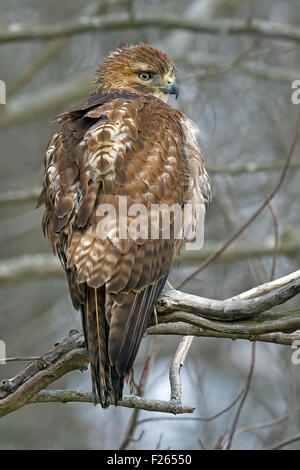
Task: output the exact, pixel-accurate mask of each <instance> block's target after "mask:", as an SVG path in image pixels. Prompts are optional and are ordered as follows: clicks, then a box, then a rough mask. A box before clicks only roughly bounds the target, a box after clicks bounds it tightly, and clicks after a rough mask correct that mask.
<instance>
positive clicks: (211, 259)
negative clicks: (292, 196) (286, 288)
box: [177, 113, 300, 289]
mask: <svg viewBox="0 0 300 470" xmlns="http://www.w3.org/2000/svg"><path fill="white" fill-rule="evenodd" d="M299 127H300V113H299V114H298V119H297V124H296V132H295V135H294V138H293V141H292V144H291V147H290V150H289V152H288V155H287V158H286V162H285V166H284V168H283V171H282V173H281V176H280V178H279V181H278V183H277V185H276V186H275V188H274V189H273V191H271V193H270V194H269V195H268V196H267V197H266V198H265V200H264V201H263V203H262V204H261V205H260V206H259V207H258V209H257V210H256V211H255V212H254V214H252V216H251V217H250V218H249V219H248V220H247V221H246V222H245V223H244V224H243V225H242V226H241V227H240V228H239V229H238V230H237V231H236V232H235V233H234V234H233V235H232V236H231V237H230V238H229V239H228V240H227V241H226V242H225V243H224V245H223V246H222V247H221V248H220V249H219V250H217V251H216V252H215V253H214V254H213V255H211V256H210V257H208V258H207V259H206V260H205V261H204V262H203V263H202V264H201V265H200V266H199V267H198V268H197V269H196V270H195V271H193V272H192V273H191V274H190V275H189V276H187V277H186V278H185V279H184V280H183V281H182V282H181V283H180V284H179V285H178V286H177V288H178V289H181V288H182V287H183V286H184V285H185V284H186V283H187V282H188V281H190V280H191V279H193V278H194V277H195V276H196V275H197V274H199V273H200V272H201V271H202V270H203V269H204V268H206V267H207V266H208V265H209V264H211V263H212V262H213V261H215V260H216V259H217V258H218V257H219V256H220V254H221V253H223V252H224V251H225V250H226V249H227V248H228V247H229V246H230V245H231V244H232V243H233V242H234V241H235V240H236V239H237V238H238V237H239V236H240V235H241V234H242V233H243V232H244V231H245V230H246V229H247V228H248V227H249V225H251V224H252V222H253V221H254V220H255V219H256V218H257V217H258V215H259V214H261V212H262V211H263V210H264V209H265V208H266V207H267V206H268V204H269V203H270V202H271V200H272V199H273V198H274V196H276V194H277V193H278V191H279V190H280V188H281V186H282V183H283V181H284V179H285V176H286V173H287V170H288V167H289V165H290V161H291V159H292V157H293V154H294V151H295V148H296V145H297V142H298V136H299Z"/></svg>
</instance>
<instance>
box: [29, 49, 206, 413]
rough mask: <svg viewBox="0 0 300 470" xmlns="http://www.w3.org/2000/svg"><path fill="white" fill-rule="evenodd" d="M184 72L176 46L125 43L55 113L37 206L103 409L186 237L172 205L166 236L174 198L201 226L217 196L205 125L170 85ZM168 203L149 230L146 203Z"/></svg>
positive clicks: (116, 392)
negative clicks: (83, 96) (200, 128)
mask: <svg viewBox="0 0 300 470" xmlns="http://www.w3.org/2000/svg"><path fill="white" fill-rule="evenodd" d="M175 76H176V71H175V67H174V64H173V62H172V61H171V59H170V58H169V57H168V55H166V54H164V53H162V52H160V51H159V50H157V49H154V48H153V47H151V46H149V45H146V44H139V45H137V46H135V45H129V44H122V45H120V46H119V48H118V49H117V50H116V51H114V52H113V53H111V54H110V55H109V56H108V57H107V58H105V59H104V60H103V62H102V63H101V64H100V65H99V68H98V70H97V80H96V83H97V88H96V90H95V92H94V93H92V94H91V95H90V97H89V98H88V99H87V100H86V101H85V102H83V103H81V104H80V105H78V106H75V107H73V108H72V109H70V110H69V111H67V112H65V113H63V114H61V115H60V116H58V117H57V121H58V124H59V129H58V132H57V133H56V134H55V135H54V136H53V137H52V139H51V141H50V143H49V147H48V150H47V153H46V156H45V177H44V184H43V190H42V192H41V195H40V196H39V198H38V203H37V205H38V206H40V205H42V204H44V205H45V207H46V209H45V213H44V217H43V229H44V232H45V233H47V235H48V237H49V240H50V244H51V247H52V249H53V251H54V253H56V254H57V255H58V256H59V258H60V260H61V262H62V265H63V267H64V269H65V271H66V274H67V278H68V281H69V289H70V294H71V297H72V301H73V304H74V307H75V308H76V309H80V310H81V314H82V324H83V330H84V335H85V339H86V344H87V348H88V354H89V360H90V364H91V375H92V390H93V400H94V402H95V403H96V402H97V401H98V400H99V401H100V403H101V405H102V406H103V407H106V406H108V404H109V402H111V401H112V402H113V403H115V404H116V405H117V403H118V401H119V400H120V399H121V398H122V391H123V382H124V378H125V377H127V376H129V374H130V372H131V370H132V365H133V362H134V359H135V357H136V354H137V351H138V348H139V345H140V342H141V339H142V336H143V334H144V332H145V330H146V327H147V323H148V321H149V318H150V316H151V313H152V312H153V308H154V304H155V301H156V299H157V297H158V296H159V294H160V292H161V290H162V288H163V286H164V284H165V282H166V278H167V276H168V273H169V270H170V266H171V263H172V259H173V257H174V255H175V252H176V250H178V248H180V246H181V244H182V240H181V239H180V237H178V236H176V233H175V228H174V226H175V216H174V212H172V214H173V215H172V214H171V215H170V214H169V228H170V230H169V234H168V235H167V236H163V234H162V228H161V223H162V221H164V220H165V219H166V218H167V217H168V214H167V212H168V210H167V209H168V207H169V208H170V207H171V206H172V207H174V205H175V206H176V205H177V206H179V207H180V208H181V209H183V208H184V206H185V205H187V204H190V205H191V207H192V211H191V212H190V220H189V222H188V225H189V226H192V225H195V223H196V222H197V221H196V219H197V217H198V216H199V207H200V209H201V208H202V207H204V204H205V202H207V200H209V198H210V186H209V180H208V177H207V174H206V172H205V169H204V162H203V157H202V154H201V150H200V148H199V146H198V144H197V141H196V139H195V129H196V128H195V125H194V124H193V123H192V122H191V121H190V120H189V119H188V118H187V117H186V116H185V115H184V114H182V113H181V112H179V111H177V110H175V109H174V108H172V107H170V106H169V105H168V104H166V101H167V98H168V96H169V94H175V95H176V97H177V95H178V85H177V84H176V82H175ZM125 200H126V211H127V212H126V213H125V215H124V211H123V212H122V213H121V212H120V201H121V202H122V204H123V203H124V201H125ZM137 205H138V206H137ZM158 205H159V206H160V205H162V207H163V209H162V211H161V212H160V213H159V217H158V218H157V219H156V222H155V223H154V224H153V223H152V227H151V230H150V225H149V227H148V222H149V220H150V215H149V213H150V211H149V212H146V215H145V212H144V211H143V210H142V209H143V208H146V210H148V209H149V210H150V208H152V207H155V208H156V209H157V207H158ZM122 207H123V208H124V206H122ZM137 207H138V208H140V211H137V210H136V208H137ZM141 207H142V209H141ZM110 208H112V209H113V210H112V211H110ZM158 212H159V211H158ZM200 212H201V211H200ZM154 213H155V214H156V216H157V211H156V212H155V210H154ZM121 226H122V228H120V227H121ZM124 227H125V232H126V228H128V232H127V233H125V236H124V234H123V233H122V234H121V231H123V232H124ZM145 227H146V229H145ZM129 228H130V231H129ZM144 229H145V230H144ZM153 231H154V232H155V233H156V236H154V235H153ZM129 232H130V233H129ZM157 234H158V236H157ZM121 235H122V236H121Z"/></svg>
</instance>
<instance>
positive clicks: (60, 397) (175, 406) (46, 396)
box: [0, 390, 195, 415]
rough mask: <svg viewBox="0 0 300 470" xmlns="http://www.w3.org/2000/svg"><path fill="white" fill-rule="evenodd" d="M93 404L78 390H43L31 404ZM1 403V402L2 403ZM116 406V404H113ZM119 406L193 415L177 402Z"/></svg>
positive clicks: (130, 401)
mask: <svg viewBox="0 0 300 470" xmlns="http://www.w3.org/2000/svg"><path fill="white" fill-rule="evenodd" d="M54 402H55V403H58V402H60V403H68V402H79V403H93V399H92V394H91V393H88V392H78V391H76V390H41V391H40V392H39V393H38V394H37V395H36V396H35V397H34V398H33V399H32V400H31V401H30V403H54ZM0 403H1V402H0ZM112 404H114V403H112ZM119 406H124V407H125V408H136V409H139V410H146V411H158V412H161V413H173V414H174V415H177V414H183V413H193V411H194V409H195V408H194V407H193V406H183V405H181V404H180V403H178V402H175V401H164V400H146V399H144V398H140V397H134V396H130V397H124V398H123V399H122V400H121V401H120V402H119Z"/></svg>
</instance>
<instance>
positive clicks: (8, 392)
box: [0, 271, 300, 417]
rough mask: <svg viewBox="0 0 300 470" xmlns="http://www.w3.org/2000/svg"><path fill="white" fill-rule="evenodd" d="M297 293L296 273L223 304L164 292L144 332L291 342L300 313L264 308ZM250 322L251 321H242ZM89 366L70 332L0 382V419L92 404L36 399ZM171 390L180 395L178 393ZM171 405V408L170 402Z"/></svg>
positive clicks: (147, 403) (136, 403)
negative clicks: (47, 406) (33, 406)
mask: <svg viewBox="0 0 300 470" xmlns="http://www.w3.org/2000/svg"><path fill="white" fill-rule="evenodd" d="M299 291H300V271H297V272H295V273H292V274H290V275H288V276H285V277H283V278H280V279H277V280H275V281H272V282H270V283H266V284H262V285H261V286H257V287H256V288H254V289H251V290H250V291H247V292H245V293H243V294H240V295H239V296H236V297H233V298H231V299H228V300H224V301H221V300H210V299H204V298H201V297H197V296H194V295H189V294H184V293H183V292H179V291H175V290H171V291H168V292H166V293H165V294H164V295H163V296H162V297H161V298H160V299H159V300H158V302H157V310H158V312H160V313H162V312H163V315H162V314H161V315H159V317H158V319H159V322H160V324H158V325H156V326H152V327H150V328H148V330H147V333H148V334H177V335H188V336H191V335H193V336H210V337H218V338H231V339H247V340H250V341H268V342H273V343H278V344H291V343H292V341H294V340H296V339H299V337H300V332H297V331H296V330H298V329H300V311H299V310H295V311H289V312H281V313H280V312H279V313H278V312H277V313H272V312H265V310H267V309H268V308H269V307H270V306H274V305H279V304H280V303H283V302H285V301H286V300H288V299H289V298H291V297H293V296H295V295H296V294H297V293H298V292H299ZM262 312H265V313H262ZM249 318H250V319H251V321H245V319H249ZM214 319H217V321H216V320H214ZM220 320H223V321H220ZM232 320H235V321H232ZM291 332H294V333H291ZM188 346H189V339H188V338H187V339H184V343H183V344H182V347H180V348H179V349H178V352H179V357H176V360H175V362H176V364H175V365H176V366H177V365H178V366H179V368H180V364H182V363H183V360H184V355H185V352H186V350H187V348H188ZM87 365H88V358H87V354H86V350H85V348H84V339H83V336H82V335H80V334H77V333H76V334H73V335H72V336H70V337H69V338H67V339H66V340H64V341H62V342H61V343H60V344H59V345H58V346H57V347H56V348H55V349H53V350H51V351H49V352H48V353H46V354H45V355H44V356H42V357H41V358H40V359H39V360H37V361H34V362H32V363H31V364H29V365H28V366H27V367H26V368H25V369H24V370H22V371H21V372H20V373H19V374H18V375H17V376H16V377H14V378H12V379H9V380H4V381H2V383H1V384H0V417H1V416H5V415H6V414H8V413H11V412H13V411H15V410H17V409H18V408H20V407H22V406H24V405H25V404H27V403H31V402H36V401H39V402H41V401H62V402H65V401H90V400H91V397H90V394H85V393H84V392H73V391H65V392H61V391H50V392H49V391H48V392H45V391H44V392H42V393H40V394H39V395H38V396H36V395H37V394H38V393H39V392H41V390H42V389H44V388H45V387H47V386H48V385H49V384H50V383H52V382H54V381H55V380H57V379H58V378H60V377H62V376H63V375H65V374H66V373H67V372H69V371H71V370H76V369H79V370H83V369H86V368H87ZM175 388H176V387H175ZM175 391H176V393H177V394H178V390H177V389H176V390H175ZM82 393H83V394H82ZM179 393H180V390H179ZM176 396H177V395H176ZM173 401H174V403H175V404H172V402H173ZM120 405H121V406H127V407H128V406H129V407H138V408H140V409H145V410H152V411H165V412H171V413H175V414H176V413H189V412H192V411H193V410H192V408H190V407H182V406H181V405H179V404H178V402H177V400H171V401H170V402H162V401H153V400H142V399H140V398H137V397H135V398H132V397H126V398H124V400H123V401H122V402H121V403H120ZM177 405H178V406H179V408H178V407H177Z"/></svg>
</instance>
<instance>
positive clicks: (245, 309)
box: [156, 278, 300, 321]
mask: <svg viewBox="0 0 300 470" xmlns="http://www.w3.org/2000/svg"><path fill="white" fill-rule="evenodd" d="M299 292H300V278H298V279H296V280H294V281H292V282H290V283H289V284H288V285H284V286H281V287H278V288H276V289H274V290H273V291H272V292H268V293H266V294H263V295H260V296H259V297H254V298H252V299H246V300H232V299H228V300H212V299H206V298H204V297H199V296H197V295H191V294H185V293H184V292H180V291H177V290H169V291H167V292H165V293H164V295H163V296H162V297H161V298H160V299H159V300H158V302H157V304H156V308H157V311H158V312H159V313H161V314H162V313H163V314H164V315H165V314H170V313H172V312H178V311H181V312H187V313H191V314H194V315H199V316H200V315H201V316H203V317H207V318H210V319H214V320H221V321H233V320H241V319H253V318H254V317H255V316H256V315H258V314H259V313H261V312H264V311H266V310H268V309H269V308H271V307H273V306H274V305H280V304H282V303H284V302H286V301H287V300H288V299H290V298H292V297H294V296H295V295H296V294H298V293H299Z"/></svg>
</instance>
